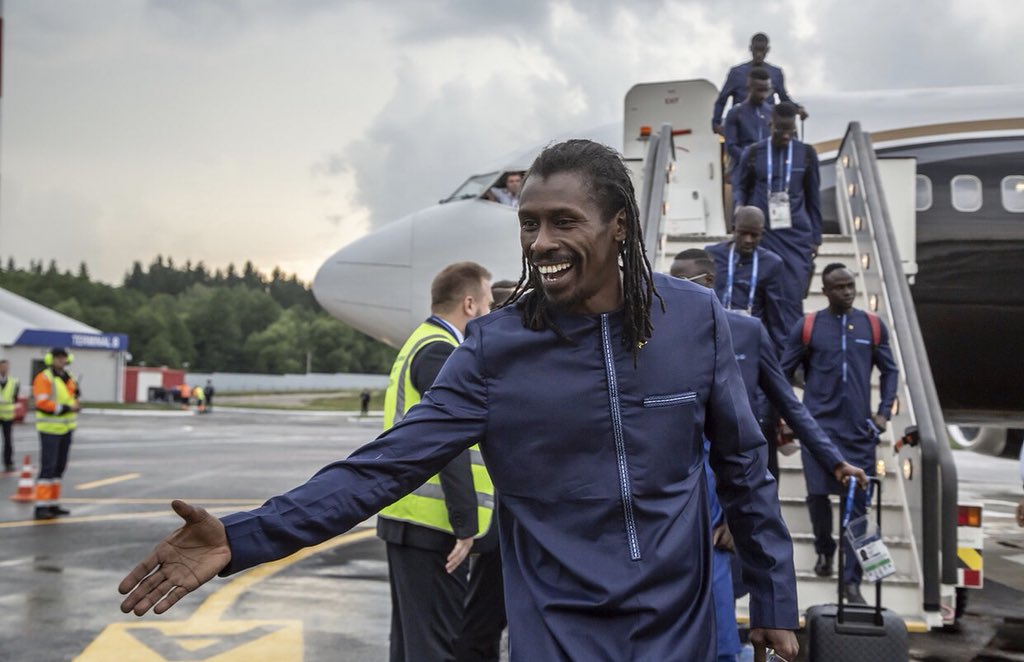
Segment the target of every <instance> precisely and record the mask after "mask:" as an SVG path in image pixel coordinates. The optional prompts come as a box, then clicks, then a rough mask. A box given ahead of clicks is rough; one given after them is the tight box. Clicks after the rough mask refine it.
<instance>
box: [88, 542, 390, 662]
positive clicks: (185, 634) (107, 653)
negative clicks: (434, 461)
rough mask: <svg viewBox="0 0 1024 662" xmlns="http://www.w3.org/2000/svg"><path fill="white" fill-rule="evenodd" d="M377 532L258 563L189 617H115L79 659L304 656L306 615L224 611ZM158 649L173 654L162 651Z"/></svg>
mask: <svg viewBox="0 0 1024 662" xmlns="http://www.w3.org/2000/svg"><path fill="white" fill-rule="evenodd" d="M375 533H376V532H375V531H374V530H373V529H372V528H371V529H362V530H359V531H352V532H350V533H346V534H344V535H341V536H338V537H336V538H334V539H332V540H328V541H327V542H324V543H321V544H319V545H317V546H316V547H309V548H307V549H304V550H301V551H299V552H296V553H295V554H292V555H291V556H289V557H288V558H286V559H281V560H280V561H275V562H273V563H267V564H264V565H262V566H258V567H256V568H253V569H252V570H249V571H248V572H245V573H243V574H241V575H239V576H238V577H236V578H235V579H233V580H232V581H230V582H228V583H227V584H226V585H225V586H222V587H221V588H219V589H217V590H216V591H214V592H213V593H212V594H210V595H209V596H208V597H207V598H206V600H204V601H203V603H202V604H201V605H199V608H198V609H196V611H195V612H193V614H192V616H190V617H189V618H188V619H187V620H183V621H160V620H156V619H150V620H148V621H145V622H142V621H135V622H119V623H112V624H110V625H108V626H107V627H106V628H105V629H104V630H103V632H101V633H100V634H99V636H98V637H96V639H94V640H93V641H92V643H90V644H89V645H88V646H87V647H86V648H85V650H83V651H82V653H81V655H79V656H78V657H76V658H75V662H107V661H108V660H122V659H123V660H127V659H130V660H136V661H138V662H149V661H152V662H163V661H165V660H167V659H196V660H199V659H204V660H205V659H211V660H212V659H216V660H218V662H251V661H252V660H274V662H302V660H303V659H304V657H305V656H304V651H303V648H304V643H303V632H302V621H301V620H299V619H289V620H227V619H224V618H223V617H224V615H225V614H226V612H227V610H228V609H230V608H231V606H232V605H234V603H235V601H236V600H238V598H239V597H241V595H242V594H243V593H245V592H246V591H248V590H249V589H251V588H252V587H253V586H255V585H256V584H258V583H259V582H261V581H263V580H264V579H267V578H268V577H270V576H271V575H274V574H275V573H278V572H280V571H282V570H284V569H285V568H288V567H289V566H291V565H293V564H295V563H298V562H299V561H302V560H303V559H306V558H309V557H310V556H313V555H314V554H319V553H321V552H325V551H327V550H329V549H333V548H335V547H340V546H342V545H348V544H351V543H355V542H359V541H361V540H366V539H368V538H371V537H373V536H374V535H375ZM157 650H160V651H161V652H164V653H166V654H168V655H169V657H167V658H165V657H164V656H163V655H161V654H158V653H156V651H157Z"/></svg>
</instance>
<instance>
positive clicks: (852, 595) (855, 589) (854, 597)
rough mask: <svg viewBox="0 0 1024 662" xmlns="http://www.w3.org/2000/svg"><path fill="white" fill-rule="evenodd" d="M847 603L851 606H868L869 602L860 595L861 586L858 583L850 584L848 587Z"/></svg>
mask: <svg viewBox="0 0 1024 662" xmlns="http://www.w3.org/2000/svg"><path fill="white" fill-rule="evenodd" d="M846 601H847V602H849V603H850V604H851V605H866V604H867V603H868V601H867V600H865V599H864V596H863V595H861V594H860V584H858V583H856V582H850V583H849V584H847V585H846Z"/></svg>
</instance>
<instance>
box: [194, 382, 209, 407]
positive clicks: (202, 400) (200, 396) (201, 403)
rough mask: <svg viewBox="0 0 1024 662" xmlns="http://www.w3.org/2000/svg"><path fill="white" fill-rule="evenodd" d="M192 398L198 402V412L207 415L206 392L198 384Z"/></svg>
mask: <svg viewBox="0 0 1024 662" xmlns="http://www.w3.org/2000/svg"><path fill="white" fill-rule="evenodd" d="M192 397H193V398H195V401H196V411H198V412H199V413H200V414H204V413H206V391H204V390H203V387H202V386H199V385H198V384H196V387H195V388H194V389H192Z"/></svg>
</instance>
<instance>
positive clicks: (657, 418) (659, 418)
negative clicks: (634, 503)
mask: <svg viewBox="0 0 1024 662" xmlns="http://www.w3.org/2000/svg"><path fill="white" fill-rule="evenodd" d="M696 411H697V393H696V392H694V391H682V392H680V393H667V394H664V395H650V396H647V397H645V398H644V400H643V414H642V419H643V422H642V424H641V428H640V429H641V430H642V431H643V435H642V439H643V446H644V448H645V451H646V453H645V457H643V459H640V458H637V465H636V469H638V472H637V474H636V475H637V476H638V477H639V476H642V478H638V480H636V481H635V482H634V484H633V488H634V490H635V491H636V493H637V494H647V493H651V494H657V493H661V491H662V490H664V489H665V488H666V486H671V485H675V484H678V483H679V482H680V481H683V480H685V479H686V477H687V476H689V475H690V473H691V472H692V471H694V469H695V467H698V466H699V465H700V462H701V460H702V456H703V448H702V446H701V441H702V440H701V435H700V433H699V431H698V430H697V426H696Z"/></svg>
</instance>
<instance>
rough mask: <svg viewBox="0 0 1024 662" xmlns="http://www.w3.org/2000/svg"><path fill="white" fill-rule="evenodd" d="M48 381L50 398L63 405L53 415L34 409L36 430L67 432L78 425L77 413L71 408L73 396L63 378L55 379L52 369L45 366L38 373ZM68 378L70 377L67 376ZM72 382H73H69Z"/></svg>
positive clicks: (54, 432)
mask: <svg viewBox="0 0 1024 662" xmlns="http://www.w3.org/2000/svg"><path fill="white" fill-rule="evenodd" d="M39 374H40V375H41V376H42V377H44V378H45V379H46V380H47V381H48V382H50V400H52V401H53V402H56V403H57V404H58V405H64V411H63V412H61V413H60V414H59V415H56V416H55V415H53V414H51V413H49V412H45V411H43V410H41V409H38V408H37V409H36V430H38V431H39V432H44V433H46V434H67V433H68V432H71V431H72V430H74V429H75V428H76V427H77V426H78V423H77V421H78V415H77V414H76V413H75V412H74V411H72V410H71V406H72V405H74V404H75V398H74V396H72V394H71V391H70V390H69V389H68V386H67V384H66V383H65V382H64V380H63V379H56V378H55V377H54V376H53V370H52V369H51V368H47V369H46V370H43V371H42V372H41V373H39ZM68 379H71V378H70V377H68ZM71 383H72V384H74V382H71Z"/></svg>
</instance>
